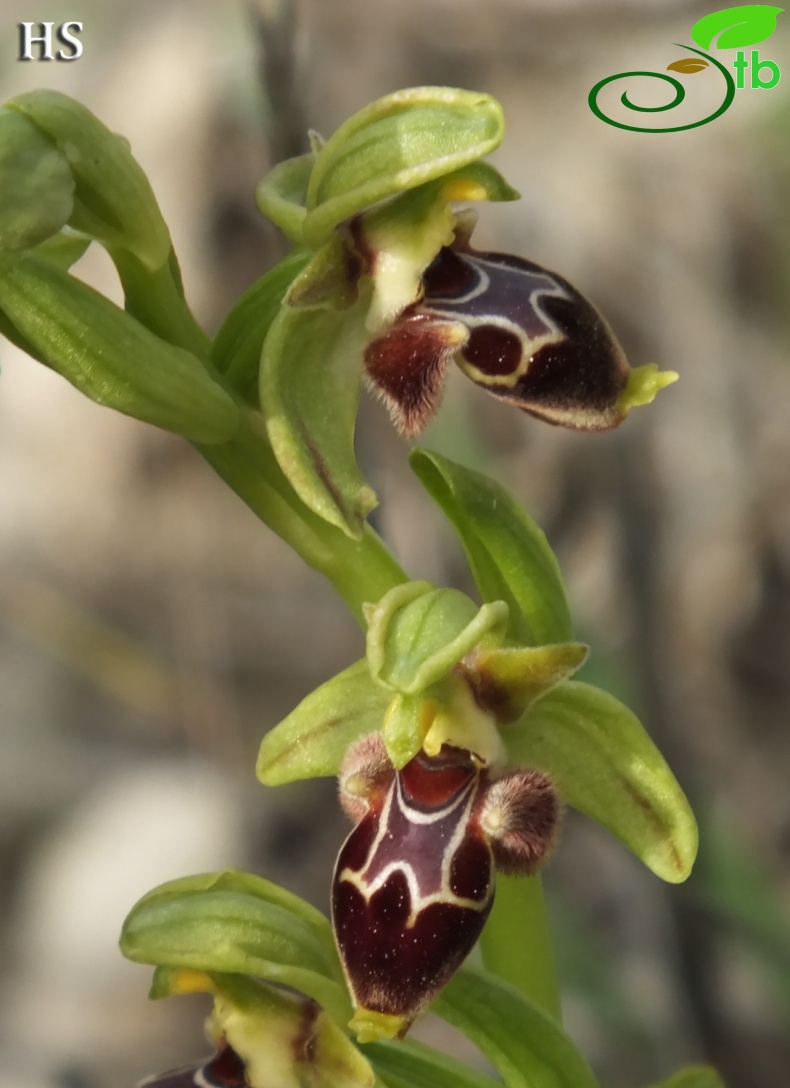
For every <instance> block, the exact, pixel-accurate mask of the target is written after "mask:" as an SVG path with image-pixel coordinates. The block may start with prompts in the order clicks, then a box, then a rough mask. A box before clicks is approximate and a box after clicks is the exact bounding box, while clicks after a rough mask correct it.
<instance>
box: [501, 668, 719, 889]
mask: <svg viewBox="0 0 790 1088" xmlns="http://www.w3.org/2000/svg"><path fill="white" fill-rule="evenodd" d="M503 737H504V740H505V744H506V746H507V750H508V755H509V759H510V761H511V762H513V763H518V764H522V765H526V766H530V767H539V768H540V769H541V770H544V771H546V772H547V773H548V774H549V775H551V777H552V778H553V779H554V782H555V784H556V786H557V789H558V791H559V793H560V796H561V797H562V798H563V800H564V801H566V802H567V803H568V804H569V805H573V807H574V808H577V809H579V811H581V812H583V813H585V814H586V815H587V816H590V817H591V818H592V819H593V820H597V821H598V823H600V824H603V826H604V827H606V828H608V829H609V831H611V832H612V833H613V834H614V835H616V836H617V837H618V838H619V839H620V840H621V841H622V842H623V843H625V845H626V846H627V847H628V848H629V850H632V851H633V853H634V854H636V856H637V857H638V858H640V859H641V860H642V861H643V862H644V863H645V865H647V866H648V868H649V869H652V871H653V872H654V873H655V874H656V875H657V876H659V877H661V879H662V880H666V881H669V882H670V883H673V884H674V883H679V882H680V881H683V880H685V879H686V877H687V876H688V875H689V873H690V872H691V867H692V865H693V864H694V859H695V857H696V854H697V844H698V834H697V825H696V822H695V820H694V814H693V813H692V811H691V808H690V807H689V803H688V801H687V800H686V797H685V795H684V793H683V791H682V790H681V788H680V786H679V785H678V783H677V780H676V779H675V776H674V775H673V774H672V771H671V770H670V769H669V767H668V766H667V764H666V761H665V760H664V757H663V756H662V755H661V753H660V752H659V750H658V748H656V746H655V744H654V743H653V741H652V740H651V739H650V737H649V736H648V734H647V733H646V732H645V729H644V727H643V726H642V724H641V723H640V721H639V719H638V718H637V717H636V716H635V715H634V714H633V713H632V712H631V711H630V710H628V708H627V707H625V706H623V704H622V703H621V702H619V701H618V700H617V699H615V698H614V697H613V696H611V695H608V694H607V693H606V692H605V691H601V690H600V689H599V688H595V687H592V686H591V685H589V684H583V683H579V682H578V681H572V680H571V681H566V682H564V683H562V684H560V685H559V686H558V687H555V688H553V689H552V690H551V691H550V692H549V693H548V694H547V695H544V696H543V698H541V699H540V700H539V701H538V702H537V703H536V704H535V705H534V706H533V707H532V709H531V710H530V711H529V712H528V713H527V715H526V717H525V718H524V719H523V720H522V721H521V722H520V723H519V724H518V725H514V726H513V727H511V728H510V729H508V730H506V731H503Z"/></svg>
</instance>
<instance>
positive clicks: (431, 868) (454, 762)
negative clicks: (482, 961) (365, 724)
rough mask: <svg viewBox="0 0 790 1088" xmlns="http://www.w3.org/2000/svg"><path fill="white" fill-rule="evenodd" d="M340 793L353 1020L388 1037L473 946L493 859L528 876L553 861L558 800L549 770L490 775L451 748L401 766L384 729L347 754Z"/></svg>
mask: <svg viewBox="0 0 790 1088" xmlns="http://www.w3.org/2000/svg"><path fill="white" fill-rule="evenodd" d="M349 793H350V795H351V797H350V803H348V802H347V801H346V798H347V796H348V795H349ZM340 794H341V800H342V801H343V803H344V807H345V808H346V809H347V811H348V812H349V814H350V815H351V816H352V818H353V819H355V821H356V826H355V828H354V830H353V831H352V832H351V834H350V835H349V836H348V838H347V839H346V842H345V843H344V845H343V846H342V847H341V850H340V853H339V855H338V859H337V864H336V866H335V875H334V880H333V884H332V921H333V926H334V930H335V938H336V940H337V944H338V950H339V952H340V957H341V961H342V963H343V968H344V971H345V974H346V980H347V982H348V986H349V990H350V992H351V994H352V997H353V999H354V1004H355V1007H356V1013H355V1018H354V1020H353V1021H352V1027H353V1028H354V1029H355V1030H356V1031H357V1034H358V1036H359V1038H360V1039H361V1040H363V1041H364V1039H365V1037H366V1036H367V1037H368V1038H373V1037H376V1036H377V1035H381V1034H383V1032H382V1024H383V1023H384V1024H386V1029H387V1030H386V1034H389V1035H398V1036H401V1035H403V1034H405V1032H406V1031H407V1030H408V1028H409V1026H410V1025H411V1023H412V1022H413V1020H414V1019H415V1017H416V1016H418V1015H419V1013H420V1012H421V1011H422V1010H423V1009H424V1008H425V1007H426V1005H427V1004H428V1003H429V1002H430V1001H431V999H432V998H433V997H434V996H435V995H436V994H437V993H438V992H439V990H440V989H441V988H442V987H443V986H444V985H445V984H446V983H447V982H448V981H449V980H450V978H451V977H452V975H453V974H454V973H455V972H456V971H457V970H458V968H459V967H460V966H461V964H462V963H463V961H464V960H465V959H466V957H467V956H468V955H469V953H470V952H471V950H472V948H473V947H474V944H475V942H476V941H477V939H478V937H479V936H480V934H481V932H482V930H483V926H484V925H485V922H486V919H487V918H488V915H489V913H490V910H491V906H492V904H493V898H494V868H495V866H497V867H500V868H502V869H503V870H504V871H506V872H511V873H514V872H518V873H525V874H526V873H532V872H535V871H536V869H537V868H538V867H539V865H540V863H541V861H542V860H543V859H544V858H545V857H546V856H547V854H548V853H549V851H550V849H551V846H552V844H553V841H554V838H555V832H556V828H557V821H558V814H559V802H558V800H557V796H556V794H555V792H554V789H553V787H552V784H551V782H550V780H549V779H548V777H547V776H546V775H545V774H543V773H542V772H540V771H536V770H529V771H523V770H515V771H512V772H510V773H507V774H505V775H504V776H502V777H498V778H495V779H492V778H491V777H490V775H489V773H488V771H487V770H486V768H485V767H484V766H483V765H481V763H480V761H479V760H478V759H477V758H475V757H474V756H473V754H472V753H471V752H469V751H466V750H464V749H461V748H457V747H453V746H452V745H443V746H442V747H441V748H440V749H439V751H438V752H437V753H436V754H435V755H433V756H429V755H427V754H426V753H425V752H424V751H421V752H419V753H418V754H417V755H416V756H415V757H414V759H412V760H411V761H410V762H409V763H407V764H406V766H405V767H403V768H402V769H401V770H400V771H398V770H396V769H395V767H394V766H393V765H392V764H391V763H389V761H388V759H387V755H386V749H385V746H384V740H383V738H382V736H381V734H380V733H373V734H369V735H368V736H364V737H362V738H361V739H360V740H359V741H358V742H357V743H356V744H355V745H354V746H352V748H351V750H350V751H349V752H348V754H347V756H346V760H345V763H344V766H343V769H342V770H341V775H340ZM360 801H362V802H363V803H362V805H360Z"/></svg>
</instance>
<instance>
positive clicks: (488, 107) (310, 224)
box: [304, 87, 504, 248]
mask: <svg viewBox="0 0 790 1088" xmlns="http://www.w3.org/2000/svg"><path fill="white" fill-rule="evenodd" d="M503 134H504V120H503V117H502V108H501V106H500V105H499V103H498V102H497V101H496V100H495V99H493V98H491V97H490V96H489V95H484V94H478V93H475V92H471V91H460V90H455V89H453V88H450V87H414V88H411V89H409V90H404V91H397V92H396V93H394V94H391V95H387V96H385V97H384V98H380V99H378V100H377V101H376V102H373V103H371V104H370V105H369V106H367V107H365V109H363V110H360V112H359V113H356V114H355V115H354V116H353V117H351V118H350V119H349V120H348V121H346V122H345V123H344V124H342V125H341V126H340V128H338V129H337V131H336V132H335V133H334V134H333V135H332V136H331V138H330V139H329V140H328V141H327V142H326V144H325V145H324V146H323V148H322V149H321V150H320V152H319V153H318V155H317V158H316V161H315V165H314V166H313V170H312V173H311V175H310V183H309V186H308V190H307V208H308V212H307V216H306V218H305V221H304V239H305V241H306V242H307V244H308V245H310V246H312V247H314V248H315V247H318V246H319V245H322V244H323V243H324V242H325V241H326V240H327V239H328V237H329V235H330V234H331V233H332V231H333V230H334V228H335V227H336V226H337V225H338V224H339V223H341V222H343V221H344V220H345V219H348V218H350V217H351V216H353V215H356V214H358V213H359V212H361V211H364V210H365V209H366V208H370V207H371V206H372V205H374V204H377V203H378V202H379V201H381V200H385V199H387V198H388V197H392V196H397V195H398V194H399V193H402V192H405V191H406V190H407V189H413V188H416V187H417V186H418V185H424V184H425V183H426V182H428V181H433V180H434V179H435V178H439V177H442V176H444V175H445V174H449V173H451V172H452V171H454V170H458V169H459V168H460V167H462V166H466V165H467V164H468V163H472V162H475V161H476V160H477V159H480V158H482V157H483V156H484V155H487V154H489V152H491V151H493V150H494V148H495V147H497V146H498V145H499V143H500V142H501V140H502V136H503Z"/></svg>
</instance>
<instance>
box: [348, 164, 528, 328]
mask: <svg viewBox="0 0 790 1088" xmlns="http://www.w3.org/2000/svg"><path fill="white" fill-rule="evenodd" d="M517 199H518V193H517V192H516V191H515V189H511V187H510V186H509V185H508V184H507V182H506V181H505V179H504V178H503V177H502V175H501V174H499V173H498V172H497V171H496V170H495V169H494V168H493V166H489V165H488V163H485V162H475V163H471V164H470V165H469V166H464V167H463V168H462V169H460V170H455V171H453V172H452V173H451V174H448V175H447V176H446V177H442V178H439V179H437V180H436V181H432V182H428V183H427V184H426V185H420V186H419V187H418V188H416V189H411V190H410V191H409V192H407V193H403V194H401V195H400V196H398V197H396V198H395V199H393V200H390V201H388V202H387V203H386V204H384V205H382V206H379V207H376V208H373V209H371V211H369V212H365V213H364V214H363V215H361V216H360V218H359V221H358V225H357V230H358V233H359V236H360V238H361V239H362V241H363V243H364V249H365V250H366V251H368V252H370V253H373V254H377V253H384V254H386V260H383V261H380V262H375V261H374V265H373V298H372V301H371V306H370V312H369V314H368V318H367V326H368V329H369V330H370V331H371V332H372V333H379V332H381V331H383V330H384V329H386V328H387V327H388V326H389V325H391V324H392V322H393V321H394V320H395V319H396V318H397V317H398V316H399V315H400V314H401V313H402V312H403V310H404V309H405V308H406V307H407V306H410V305H411V304H412V303H413V302H415V301H416V300H417V299H418V298H419V297H420V291H421V289H422V285H421V280H422V276H423V273H424V272H425V269H426V268H427V267H428V265H429V264H430V263H431V261H432V260H433V259H434V258H435V257H436V256H437V254H438V253H439V250H440V249H441V248H442V247H443V246H449V245H452V243H453V241H454V239H455V236H456V230H457V228H458V217H457V216H456V215H455V213H454V212H453V210H452V208H451V206H450V205H451V203H453V202H457V201H462V200H463V201H469V200H517ZM470 218H472V219H473V218H474V217H473V216H471V215H470Z"/></svg>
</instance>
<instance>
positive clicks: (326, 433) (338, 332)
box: [260, 307, 377, 540]
mask: <svg viewBox="0 0 790 1088" xmlns="http://www.w3.org/2000/svg"><path fill="white" fill-rule="evenodd" d="M366 339H367V334H366V332H365V323H364V310H363V309H362V308H361V307H358V308H357V309H356V310H354V311H346V312H339V313H338V312H335V311H333V310H293V309H289V308H287V307H283V308H282V309H281V311H280V313H279V314H278V315H277V317H276V318H275V319H274V322H273V323H272V326H271V328H270V330H269V334H268V336H267V337H266V341H265V343H264V346H263V355H262V357H261V373H260V394H261V411H262V412H263V415H264V418H265V420H266V429H267V432H268V434H269V440H270V442H271V445H272V449H273V451H274V455H275V457H276V458H277V461H278V463H279V465H280V468H281V469H282V471H283V473H284V474H285V476H286V477H287V479H288V480H289V482H290V484H291V486H292V487H293V489H294V491H296V493H297V495H298V496H299V498H300V499H301V500H302V501H303V502H304V503H305V505H306V506H308V507H309V508H310V509H311V510H312V511H313V513H315V514H317V515H318V516H319V517H320V518H322V519H323V520H324V521H328V522H329V523H330V524H331V525H335V526H337V528H339V529H341V530H342V531H343V532H344V533H345V534H346V535H347V536H349V537H351V538H352V539H355V540H358V539H360V537H361V535H362V526H363V523H364V520H365V518H366V516H367V515H368V514H369V513H370V511H371V510H372V509H373V508H374V506H375V505H376V502H377V499H376V495H375V493H374V492H373V490H372V488H371V487H370V486H369V485H368V484H367V483H366V482H365V480H364V478H363V476H362V474H361V472H360V471H359V467H358V466H357V462H356V457H355V454H354V427H355V423H356V414H357V405H358V403H359V394H360V388H361V378H362V350H363V348H364V345H365V342H366Z"/></svg>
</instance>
